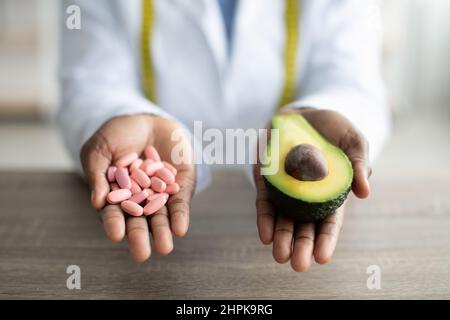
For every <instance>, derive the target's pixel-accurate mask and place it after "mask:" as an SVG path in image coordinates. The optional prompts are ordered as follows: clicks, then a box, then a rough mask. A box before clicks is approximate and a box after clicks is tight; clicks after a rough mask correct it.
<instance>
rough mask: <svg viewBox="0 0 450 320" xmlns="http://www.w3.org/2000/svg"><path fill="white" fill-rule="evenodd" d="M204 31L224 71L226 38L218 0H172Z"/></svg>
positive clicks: (218, 68) (216, 60)
mask: <svg viewBox="0 0 450 320" xmlns="http://www.w3.org/2000/svg"><path fill="white" fill-rule="evenodd" d="M171 1H172V2H173V4H174V5H175V6H177V9H179V10H182V11H183V12H184V13H185V14H186V15H187V16H188V17H189V18H190V20H191V21H192V23H193V24H195V25H197V26H198V28H199V31H200V32H202V34H203V36H204V38H205V41H206V42H207V44H208V47H209V48H210V50H211V54H212V55H213V57H214V61H215V62H216V65H217V70H218V71H219V72H220V73H222V71H223V68H224V66H225V63H226V58H227V57H226V54H227V52H226V38H225V30H224V26H223V22H222V16H221V13H220V8H219V6H218V4H217V0H188V1H186V0H171Z"/></svg>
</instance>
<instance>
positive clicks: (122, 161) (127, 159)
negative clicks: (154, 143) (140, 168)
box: [116, 152, 139, 168]
mask: <svg viewBox="0 0 450 320" xmlns="http://www.w3.org/2000/svg"><path fill="white" fill-rule="evenodd" d="M137 158H139V155H138V154H137V153H136V152H131V153H128V154H126V155H124V156H123V157H121V158H119V159H118V160H117V161H116V166H118V167H122V168H123V167H127V166H129V165H130V164H131V163H133V161H134V160H136V159H137Z"/></svg>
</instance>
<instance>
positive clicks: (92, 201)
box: [91, 190, 95, 204]
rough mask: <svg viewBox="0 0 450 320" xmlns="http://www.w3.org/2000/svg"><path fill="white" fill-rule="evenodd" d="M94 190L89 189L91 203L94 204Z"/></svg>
mask: <svg viewBox="0 0 450 320" xmlns="http://www.w3.org/2000/svg"><path fill="white" fill-rule="evenodd" d="M94 198H95V190H92V191H91V203H92V204H94Z"/></svg>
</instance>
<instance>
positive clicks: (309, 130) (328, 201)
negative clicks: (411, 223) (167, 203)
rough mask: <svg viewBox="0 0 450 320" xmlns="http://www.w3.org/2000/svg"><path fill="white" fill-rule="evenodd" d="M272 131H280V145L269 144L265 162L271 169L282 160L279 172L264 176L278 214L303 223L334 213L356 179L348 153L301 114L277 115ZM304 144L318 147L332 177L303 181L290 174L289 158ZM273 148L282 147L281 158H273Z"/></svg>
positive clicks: (279, 151) (280, 148) (280, 150)
mask: <svg viewBox="0 0 450 320" xmlns="http://www.w3.org/2000/svg"><path fill="white" fill-rule="evenodd" d="M272 128H273V129H279V143H278V144H277V143H273V141H269V144H268V146H267V150H266V154H265V161H264V163H265V164H266V165H265V166H270V165H271V164H272V161H278V171H277V172H276V173H275V174H272V175H266V176H264V181H265V183H266V186H267V189H268V192H269V196H270V198H271V201H272V203H273V204H274V206H275V207H276V209H277V212H278V213H280V214H284V215H288V216H291V217H293V218H295V219H297V220H303V221H314V220H318V219H323V218H325V217H326V216H328V215H329V214H332V213H333V212H334V211H335V210H336V209H337V208H339V207H340V206H341V205H342V204H343V202H344V201H345V199H346V198H347V195H348V193H349V191H350V189H351V184H352V180H353V169H352V165H351V163H350V161H349V159H348V158H347V156H346V155H345V153H344V152H343V151H342V150H341V149H339V148H338V147H336V146H335V145H333V144H332V143H330V142H329V141H328V140H327V139H325V137H323V136H322V135H321V134H320V133H319V132H318V131H317V130H316V129H314V128H313V127H312V126H311V124H309V122H308V121H307V120H306V119H305V118H304V117H303V116H301V115H299V114H286V115H277V116H274V117H273V119H272ZM303 143H305V144H311V145H313V146H315V147H316V148H317V149H319V150H320V152H321V153H322V154H323V156H324V157H325V159H326V161H327V164H328V175H327V176H326V177H325V178H324V179H323V180H320V181H300V180H297V179H295V178H294V177H292V176H290V175H289V174H287V173H286V171H285V169H284V163H285V159H286V155H287V154H288V152H289V151H290V150H291V149H292V148H293V147H295V146H297V145H299V144H303ZM277 145H278V146H277ZM272 147H274V148H278V154H279V157H278V159H273V158H272V157H271V151H272ZM274 154H275V155H276V154H277V153H276V152H275V153H274Z"/></svg>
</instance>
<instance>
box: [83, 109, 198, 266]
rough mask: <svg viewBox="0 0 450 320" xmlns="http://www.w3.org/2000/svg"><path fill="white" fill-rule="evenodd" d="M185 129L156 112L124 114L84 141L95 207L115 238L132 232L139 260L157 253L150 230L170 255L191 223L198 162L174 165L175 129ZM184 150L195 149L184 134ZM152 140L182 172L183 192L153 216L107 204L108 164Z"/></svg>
mask: <svg viewBox="0 0 450 320" xmlns="http://www.w3.org/2000/svg"><path fill="white" fill-rule="evenodd" d="M174 130H180V125H179V124H178V123H177V122H175V121H173V120H168V119H164V118H161V117H157V116H152V115H133V116H119V117H115V118H112V119H111V120H109V121H107V122H106V123H105V124H104V125H102V126H101V127H100V129H98V130H97V132H95V133H94V135H93V136H92V137H91V138H90V139H89V140H88V141H87V142H86V143H85V144H84V146H83V148H82V150H81V162H82V165H83V169H84V172H85V176H86V179H87V182H88V184H89V188H90V190H91V203H92V206H93V207H94V208H95V209H97V210H101V218H102V222H103V226H104V229H105V232H106V236H107V237H108V239H110V240H111V241H113V242H119V241H121V240H122V239H123V238H124V237H125V235H127V240H128V247H129V250H130V254H131V256H132V257H133V259H134V260H135V261H136V262H142V261H145V260H147V259H148V258H149V257H150V255H151V246H150V231H151V235H152V237H153V244H154V250H155V251H156V252H158V253H159V254H161V255H167V254H169V253H170V252H171V251H172V250H173V238H172V234H174V235H176V236H179V237H182V236H184V235H185V234H186V232H187V229H188V226H189V207H190V202H191V198H192V195H193V193H194V189H195V177H196V175H195V166H194V164H193V161H189V163H182V164H179V165H177V164H173V163H172V161H171V151H172V147H173V146H174V145H175V144H177V143H180V141H172V140H171V134H172V132H173V131H174ZM182 143H183V148H187V149H183V150H192V149H191V146H190V143H189V141H188V139H187V138H186V139H183V141H182ZM149 144H151V145H153V146H155V148H156V149H157V150H158V152H159V153H160V155H161V158H162V159H163V160H165V161H168V162H171V163H172V164H173V165H174V166H175V167H176V168H177V170H178V174H177V176H176V180H177V183H178V184H179V185H180V187H181V188H180V191H179V192H178V193H177V194H175V195H172V196H171V197H170V198H169V201H168V202H167V204H166V206H164V207H163V208H161V209H160V210H159V211H158V212H156V213H154V214H153V215H151V216H148V217H145V216H141V217H131V216H128V215H125V214H124V213H123V212H122V210H121V208H120V206H119V205H110V204H107V203H106V195H107V194H108V193H109V191H110V189H109V183H108V181H107V179H106V171H107V169H108V167H109V166H110V165H111V164H113V163H114V161H116V160H117V159H118V158H120V157H121V156H123V155H125V154H127V153H129V152H133V151H134V152H137V153H138V154H141V153H142V152H143V150H144V149H145V147H146V146H148V145H149Z"/></svg>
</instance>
